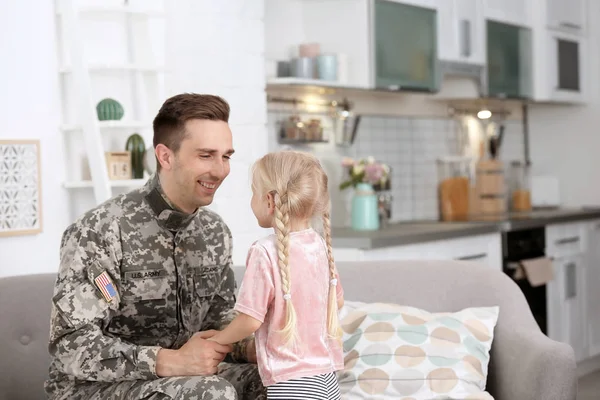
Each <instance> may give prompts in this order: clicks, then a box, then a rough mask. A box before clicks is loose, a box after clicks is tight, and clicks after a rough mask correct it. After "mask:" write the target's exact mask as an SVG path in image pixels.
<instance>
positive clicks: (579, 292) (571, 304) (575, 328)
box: [546, 222, 594, 362]
mask: <svg viewBox="0 0 600 400" xmlns="http://www.w3.org/2000/svg"><path fill="white" fill-rule="evenodd" d="M588 240H589V228H588V223H586V222H583V223H565V224H553V225H549V226H548V227H547V228H546V255H547V256H548V257H551V258H553V263H552V264H553V268H554V279H553V280H552V281H551V282H549V283H548V285H547V296H546V297H547V307H548V336H549V337H550V338H552V339H554V340H558V341H561V342H564V343H568V344H569V345H570V346H571V347H573V351H574V352H575V359H576V361H578V362H579V361H583V360H585V359H587V358H589V344H588V337H589V332H588V331H589V329H588V327H589V323H590V322H589V320H590V318H589V307H588V304H589V303H588V301H589V296H590V294H589V284H588V282H587V281H588V277H589V265H590V264H589V259H590V257H589V254H590V251H594V249H593V248H592V247H593V246H591V245H590V244H591V243H589V242H588Z"/></svg>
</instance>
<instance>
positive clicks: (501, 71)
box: [487, 21, 533, 99]
mask: <svg viewBox="0 0 600 400" xmlns="http://www.w3.org/2000/svg"><path fill="white" fill-rule="evenodd" d="M532 44H533V42H532V35H531V29H529V28H525V27H520V26H516V25H510V24H505V23H502V22H496V21H487V71H488V92H489V95H490V96H493V97H503V98H517V99H519V98H523V99H526V98H530V97H531V95H532V91H533V76H532V67H533V64H532V50H533V48H532Z"/></svg>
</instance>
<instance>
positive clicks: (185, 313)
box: [46, 176, 242, 394]
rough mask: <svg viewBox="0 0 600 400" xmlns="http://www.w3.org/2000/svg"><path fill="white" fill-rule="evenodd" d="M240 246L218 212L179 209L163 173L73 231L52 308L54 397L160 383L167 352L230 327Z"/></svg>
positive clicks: (64, 246)
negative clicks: (103, 386) (93, 386)
mask: <svg viewBox="0 0 600 400" xmlns="http://www.w3.org/2000/svg"><path fill="white" fill-rule="evenodd" d="M231 241H232V240H231V233H230V231H229V229H228V227H227V226H226V225H225V223H224V222H223V221H222V220H221V218H220V217H219V216H218V215H217V214H215V213H213V212H211V211H209V210H207V209H204V208H200V209H199V210H198V211H196V212H195V213H194V214H191V215H190V214H184V213H182V212H179V211H176V210H175V209H173V208H172V207H171V206H170V205H169V203H168V202H167V201H166V200H165V198H164V197H163V195H162V192H161V190H160V185H159V183H158V177H157V176H153V177H152V178H151V179H150V180H149V181H148V183H147V184H146V186H144V187H143V188H140V189H138V190H135V191H132V192H130V193H127V194H123V195H120V196H117V197H115V198H113V199H111V200H108V201H107V202H105V203H103V204H101V205H100V206H98V207H96V208H94V209H92V210H90V211H89V212H87V213H86V214H84V215H83V216H82V217H80V218H79V219H78V220H77V221H76V222H74V223H73V224H72V225H70V226H69V227H68V228H67V229H66V231H65V232H64V235H63V238H62V241H61V250H60V257H61V258H60V269H59V272H58V278H57V282H56V287H55V291H54V297H53V301H52V316H51V330H50V346H49V350H50V356H51V366H50V377H49V379H48V381H47V382H46V390H47V392H48V393H55V394H56V393H58V392H63V391H64V390H67V389H68V388H69V387H72V386H73V385H75V384H77V383H76V382H77V381H106V382H117V381H123V380H136V379H154V378H157V376H156V373H155V361H156V354H157V352H158V350H159V348H160V347H163V348H170V349H177V348H179V347H181V346H182V345H183V344H184V343H185V342H186V341H187V340H188V339H189V338H190V337H191V336H192V334H194V333H195V332H198V331H201V330H208V329H221V328H222V327H223V325H224V324H226V323H227V322H229V321H230V320H231V317H232V311H231V310H232V308H233V305H234V303H235V297H234V294H235V289H236V286H235V279H234V276H233V271H232V269H231ZM234 347H235V348H236V350H237V358H238V359H239V358H241V356H240V353H241V351H242V350H241V347H242V346H241V345H238V346H234ZM236 350H234V353H236ZM235 355H236V354H234V357H235Z"/></svg>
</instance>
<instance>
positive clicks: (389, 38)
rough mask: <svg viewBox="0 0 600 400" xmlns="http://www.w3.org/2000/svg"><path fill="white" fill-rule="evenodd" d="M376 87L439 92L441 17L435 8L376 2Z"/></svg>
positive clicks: (383, 0) (374, 45)
mask: <svg viewBox="0 0 600 400" xmlns="http://www.w3.org/2000/svg"><path fill="white" fill-rule="evenodd" d="M373 7H374V27H373V34H374V38H373V51H374V70H375V71H374V72H375V87H376V88H385V89H392V90H398V89H408V90H418V91H430V92H433V91H435V90H436V89H437V87H438V84H439V82H438V81H437V16H436V11H435V10H434V9H430V8H425V7H417V6H414V5H409V4H403V3H397V2H394V1H389V0H374V4H373Z"/></svg>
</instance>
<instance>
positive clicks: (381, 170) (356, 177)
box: [340, 157, 390, 231]
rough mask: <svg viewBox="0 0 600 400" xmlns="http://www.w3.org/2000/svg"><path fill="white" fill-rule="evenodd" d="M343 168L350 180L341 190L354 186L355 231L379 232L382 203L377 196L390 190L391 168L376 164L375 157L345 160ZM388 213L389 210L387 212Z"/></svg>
mask: <svg viewBox="0 0 600 400" xmlns="http://www.w3.org/2000/svg"><path fill="white" fill-rule="evenodd" d="M342 166H343V167H344V168H345V169H346V171H347V173H348V176H349V178H348V179H347V180H346V181H344V182H342V183H341V184H340V190H344V189H346V188H349V187H350V186H352V187H353V188H354V196H353V198H352V206H351V207H352V209H351V225H352V229H354V230H360V231H364V230H377V229H379V228H380V226H381V219H380V218H381V215H380V213H381V210H380V201H379V198H378V196H377V194H376V189H375V186H377V188H378V190H379V191H381V190H389V189H390V168H389V166H387V165H385V164H383V163H379V162H376V161H375V159H374V158H373V157H368V158H366V159H361V160H358V161H355V160H353V159H351V158H344V159H343V160H342ZM386 211H387V210H386Z"/></svg>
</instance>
